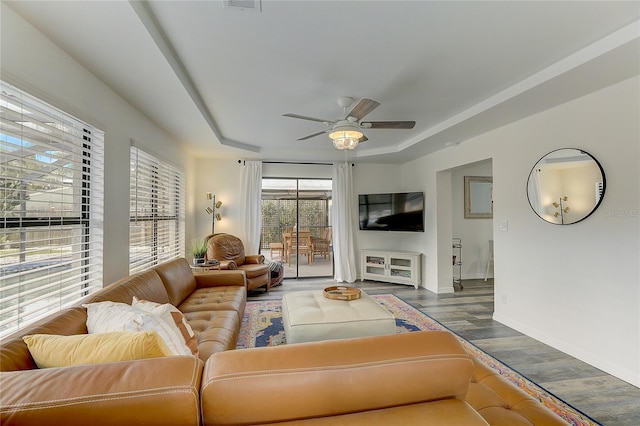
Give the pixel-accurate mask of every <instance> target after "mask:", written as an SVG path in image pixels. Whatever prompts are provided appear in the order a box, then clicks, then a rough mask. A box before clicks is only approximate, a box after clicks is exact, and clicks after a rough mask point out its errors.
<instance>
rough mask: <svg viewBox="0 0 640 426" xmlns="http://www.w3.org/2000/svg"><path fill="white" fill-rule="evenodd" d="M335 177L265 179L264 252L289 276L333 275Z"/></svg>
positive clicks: (263, 206) (263, 183)
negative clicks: (280, 264) (332, 209)
mask: <svg viewBox="0 0 640 426" xmlns="http://www.w3.org/2000/svg"><path fill="white" fill-rule="evenodd" d="M330 208H331V179H295V178H283V179H276V178H264V179H263V180H262V234H261V245H260V247H261V253H262V254H264V255H265V257H266V258H267V259H269V260H279V261H282V262H283V264H284V270H285V275H284V276H285V278H297V277H324V276H332V275H333V256H332V250H331V248H332V244H331V241H330V239H331V215H330Z"/></svg>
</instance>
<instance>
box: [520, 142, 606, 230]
mask: <svg viewBox="0 0 640 426" xmlns="http://www.w3.org/2000/svg"><path fill="white" fill-rule="evenodd" d="M564 150H574V151H579V152H580V153H582V154H585V155H588V156H589V157H590V158H591V159H592V160H593V162H594V163H595V164H596V166H598V169H599V170H600V175H601V176H602V194H601V195H600V199H599V200H598V202H597V203H596V204H595V205H594V206H593V208H592V209H591V211H589V213H587V214H585V215H584V216H583V217H582V218H580V219H579V220H576V221H575V222H570V223H557V222H551V221H549V220H547V219H545V218H544V217H542V216H540V214H538V212H537V211H536V209H535V208H534V206H533V204H532V203H531V196H530V194H529V186H530V181H531V177H532V176H533V172H534V170H535V169H536V168H537V167H538V165H539V164H540V162H541V161H543V160H544V159H545V158H546V157H547V156H549V155H551V154H553V153H555V152H558V151H564ZM606 191H607V178H606V176H605V173H604V169H603V168H602V164H600V162H599V161H598V160H597V159H596V158H595V157H594V156H593V155H591V154H590V153H589V152H587V151H585V150H584V149H580V148H558V149H554V150H553V151H549V152H547V153H546V154H545V155H543V156H542V157H540V159H539V160H538V161H536V163H535V164H534V165H533V167H532V168H531V170H530V171H529V176H528V177H527V186H526V192H527V201H528V202H529V206H530V207H531V210H532V211H533V212H534V213H535V215H536V216H537V217H539V218H540V219H542V220H543V221H544V222H546V223H550V224H552V225H561V226H565V225H574V224H576V223H580V222H582V221H583V220H585V219H586V218H588V217H589V216H591V215H592V214H593V212H595V211H596V210H597V209H598V207H600V204H602V200H604V194H605V193H606Z"/></svg>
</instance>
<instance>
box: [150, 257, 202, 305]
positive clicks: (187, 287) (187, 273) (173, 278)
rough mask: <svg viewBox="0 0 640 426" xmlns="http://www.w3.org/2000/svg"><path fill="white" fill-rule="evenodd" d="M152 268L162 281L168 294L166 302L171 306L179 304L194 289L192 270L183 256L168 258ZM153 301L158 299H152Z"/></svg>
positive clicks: (194, 282)
mask: <svg viewBox="0 0 640 426" xmlns="http://www.w3.org/2000/svg"><path fill="white" fill-rule="evenodd" d="M154 270H155V271H156V273H157V274H158V276H159V277H160V279H161V280H162V282H163V283H164V286H165V289H166V291H167V294H168V295H169V300H168V302H169V303H171V304H172V305H173V306H179V305H180V304H181V303H182V301H183V300H184V299H186V298H187V296H189V295H190V294H191V293H193V291H194V290H195V289H196V280H195V278H194V276H193V271H191V267H190V266H189V262H187V260H186V259H184V258H179V259H174V260H170V261H168V262H165V263H163V264H161V265H158V266H156V267H155V268H154ZM149 300H152V299H149ZM154 302H158V301H157V300H154ZM160 303H164V302H160Z"/></svg>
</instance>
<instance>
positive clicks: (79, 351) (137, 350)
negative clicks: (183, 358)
mask: <svg viewBox="0 0 640 426" xmlns="http://www.w3.org/2000/svg"><path fill="white" fill-rule="evenodd" d="M22 339H23V340H24V342H25V343H26V344H27V347H28V348H29V352H31V356H32V357H33V360H34V361H35V362H36V365H37V366H38V368H50V367H68V366H72V365H83V364H101V363H105V362H117V361H131V360H135V359H144V358H157V357H162V356H169V355H172V353H171V350H170V349H169V347H168V346H167V344H166V343H165V342H164V340H162V338H161V337H160V335H159V334H158V333H157V332H156V331H153V330H149V331H122V332H121V331H118V332H111V333H98V334H75V335H71V336H58V335H53V334H32V335H28V336H24V337H23V338H22Z"/></svg>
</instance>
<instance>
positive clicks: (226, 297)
mask: <svg viewBox="0 0 640 426" xmlns="http://www.w3.org/2000/svg"><path fill="white" fill-rule="evenodd" d="M246 293H247V291H246V290H245V288H244V287H239V286H233V287H209V288H202V289H198V290H196V291H194V292H193V293H192V294H191V296H189V297H188V298H187V299H186V300H185V301H184V302H183V303H182V304H181V305H179V306H178V309H180V310H181V311H182V312H184V313H187V312H197V311H236V312H239V313H241V314H242V313H244V308H245V306H246V303H247V296H246Z"/></svg>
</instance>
